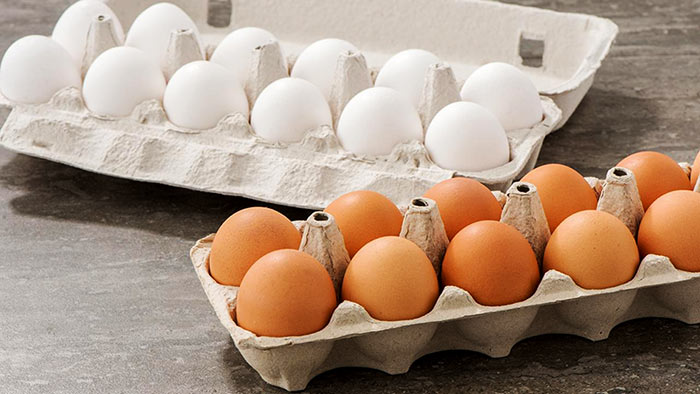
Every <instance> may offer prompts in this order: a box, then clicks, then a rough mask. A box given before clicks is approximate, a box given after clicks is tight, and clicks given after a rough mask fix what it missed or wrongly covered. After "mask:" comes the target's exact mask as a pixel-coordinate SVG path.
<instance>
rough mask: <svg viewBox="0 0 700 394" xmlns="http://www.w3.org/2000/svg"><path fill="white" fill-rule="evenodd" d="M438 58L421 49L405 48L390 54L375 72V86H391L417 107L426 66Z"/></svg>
mask: <svg viewBox="0 0 700 394" xmlns="http://www.w3.org/2000/svg"><path fill="white" fill-rule="evenodd" d="M438 63H440V58H438V57H437V56H435V55H434V54H432V53H431V52H428V51H426V50H423V49H407V50H405V51H401V52H399V53H397V54H396V55H394V56H392V57H391V58H390V59H389V60H388V61H387V62H386V63H384V66H382V68H381V70H379V73H378V74H377V79H376V81H375V86H379V87H387V88H392V89H394V90H396V91H398V92H400V93H401V94H403V95H404V96H406V98H408V100H409V101H410V102H411V104H413V106H414V107H415V108H418V105H419V104H420V101H421V97H422V96H423V87H424V86H425V76H426V74H427V72H428V68H429V67H430V66H432V65H435V64H438Z"/></svg>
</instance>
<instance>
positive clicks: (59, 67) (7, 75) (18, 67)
mask: <svg viewBox="0 0 700 394" xmlns="http://www.w3.org/2000/svg"><path fill="white" fill-rule="evenodd" d="M80 83H81V81H80V68H79V67H78V66H77V65H76V64H75V63H74V62H73V59H72V58H71V56H70V54H69V53H68V51H66V50H65V49H64V48H63V47H62V46H61V45H59V44H58V43H57V42H56V41H54V40H52V39H50V38H49V37H45V36H26V37H23V38H20V39H19V40H17V41H15V42H14V43H12V45H10V47H9V48H7V51H5V55H4V56H3V58H2V63H0V92H2V94H3V96H5V97H7V98H8V99H10V100H12V101H15V102H18V103H24V104H40V103H45V102H48V101H49V100H50V99H51V97H52V96H53V95H54V94H55V93H56V92H58V91H59V90H61V89H63V88H66V87H69V86H74V87H77V88H80Z"/></svg>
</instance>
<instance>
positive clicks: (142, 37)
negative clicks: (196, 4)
mask: <svg viewBox="0 0 700 394" xmlns="http://www.w3.org/2000/svg"><path fill="white" fill-rule="evenodd" d="M176 30H192V31H194V33H195V35H196V36H197V40H198V42H199V48H200V53H201V56H202V59H204V49H203V48H204V45H202V42H201V40H200V39H199V30H198V29H197V25H195V23H194V22H193V21H192V19H190V17H189V16H187V14H186V13H185V11H183V10H182V9H180V7H178V6H176V5H175V4H171V3H157V4H154V5H152V6H150V7H148V8H146V10H144V11H143V12H141V13H140V14H139V16H137V17H136V19H135V20H134V22H133V23H132V24H131V27H130V28H129V32H128V33H127V35H126V41H125V42H124V45H126V46H130V47H134V48H139V49H141V50H143V51H144V52H145V53H147V54H148V56H151V57H152V58H153V60H154V61H155V62H156V63H158V65H159V66H160V67H161V69H163V70H164V69H165V68H166V66H167V52H168V43H169V42H170V34H171V33H172V32H173V31H176Z"/></svg>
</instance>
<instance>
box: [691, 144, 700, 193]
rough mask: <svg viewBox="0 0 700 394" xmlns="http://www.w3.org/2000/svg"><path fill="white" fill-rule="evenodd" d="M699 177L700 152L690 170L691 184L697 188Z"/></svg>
mask: <svg viewBox="0 0 700 394" xmlns="http://www.w3.org/2000/svg"><path fill="white" fill-rule="evenodd" d="M698 178H700V152H698V155H697V156H695V161H694V162H693V168H692V170H691V172H690V186H691V187H693V188H695V187H696V186H697V184H698Z"/></svg>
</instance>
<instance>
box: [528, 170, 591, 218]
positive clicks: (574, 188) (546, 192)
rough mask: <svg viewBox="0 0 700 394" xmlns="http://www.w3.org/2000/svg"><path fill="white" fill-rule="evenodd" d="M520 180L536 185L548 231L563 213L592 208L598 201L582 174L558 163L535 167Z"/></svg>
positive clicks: (563, 215) (567, 215)
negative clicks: (545, 216)
mask: <svg viewBox="0 0 700 394" xmlns="http://www.w3.org/2000/svg"><path fill="white" fill-rule="evenodd" d="M522 182H528V183H532V184H533V185H535V186H536V187H537V191H538V192H539V195H540V200H541V201H542V207H543V208H544V212H545V214H546V215H547V222H548V223H549V230H550V231H551V232H554V230H555V229H556V228H557V226H558V225H559V223H561V222H562V221H563V220H564V219H566V218H567V217H569V216H571V215H573V214H574V213H576V212H579V211H584V210H587V209H596V206H597V204H598V200H597V197H596V195H595V192H594V191H593V189H592V188H591V187H590V185H589V184H588V182H586V180H585V179H584V178H583V176H581V174H579V173H578V172H576V170H574V169H573V168H571V167H567V166H565V165H562V164H546V165H543V166H540V167H537V168H535V169H534V170H532V171H530V172H529V173H528V174H527V175H525V176H524V177H523V179H522Z"/></svg>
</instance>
